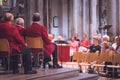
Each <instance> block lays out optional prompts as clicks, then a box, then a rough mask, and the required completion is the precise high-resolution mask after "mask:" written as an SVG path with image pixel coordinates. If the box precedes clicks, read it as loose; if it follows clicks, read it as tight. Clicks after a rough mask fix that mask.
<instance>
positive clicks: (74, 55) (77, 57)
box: [73, 52, 85, 62]
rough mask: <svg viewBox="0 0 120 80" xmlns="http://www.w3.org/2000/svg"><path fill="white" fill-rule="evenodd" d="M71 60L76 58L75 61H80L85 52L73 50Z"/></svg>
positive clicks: (82, 59)
mask: <svg viewBox="0 0 120 80" xmlns="http://www.w3.org/2000/svg"><path fill="white" fill-rule="evenodd" d="M73 60H76V61H77V62H82V61H84V60H85V53H82V52H74V53H73Z"/></svg>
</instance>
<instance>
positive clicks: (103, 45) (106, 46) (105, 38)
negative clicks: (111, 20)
mask: <svg viewBox="0 0 120 80" xmlns="http://www.w3.org/2000/svg"><path fill="white" fill-rule="evenodd" d="M109 40H110V37H109V36H108V35H103V38H102V43H101V53H108V52H109V51H110V50H111V49H110V44H109Z"/></svg>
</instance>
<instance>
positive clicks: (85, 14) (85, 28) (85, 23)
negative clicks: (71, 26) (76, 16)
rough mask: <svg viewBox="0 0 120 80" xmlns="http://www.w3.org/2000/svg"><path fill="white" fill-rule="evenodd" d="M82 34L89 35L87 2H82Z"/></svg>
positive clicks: (84, 0) (85, 0) (87, 0)
mask: <svg viewBox="0 0 120 80" xmlns="http://www.w3.org/2000/svg"><path fill="white" fill-rule="evenodd" d="M83 33H86V34H87V35H88V34H89V0H83ZM88 37H89V35H88Z"/></svg>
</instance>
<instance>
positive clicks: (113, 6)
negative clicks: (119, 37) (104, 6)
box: [107, 0, 119, 36]
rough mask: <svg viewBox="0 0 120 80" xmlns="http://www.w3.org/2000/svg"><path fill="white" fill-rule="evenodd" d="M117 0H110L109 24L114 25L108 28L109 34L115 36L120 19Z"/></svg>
mask: <svg viewBox="0 0 120 80" xmlns="http://www.w3.org/2000/svg"><path fill="white" fill-rule="evenodd" d="M117 2H118V0H108V12H107V13H108V16H107V18H108V24H109V25H112V27H111V28H110V29H109V30H108V35H110V36H114V35H116V31H117V26H118V24H117V23H119V21H118V18H119V17H118V10H117V6H118V5H117Z"/></svg>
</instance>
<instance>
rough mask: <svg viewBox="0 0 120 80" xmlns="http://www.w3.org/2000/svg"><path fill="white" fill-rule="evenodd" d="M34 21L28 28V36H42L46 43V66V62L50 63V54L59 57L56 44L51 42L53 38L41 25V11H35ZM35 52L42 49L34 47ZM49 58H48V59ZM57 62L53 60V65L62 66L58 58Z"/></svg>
mask: <svg viewBox="0 0 120 80" xmlns="http://www.w3.org/2000/svg"><path fill="white" fill-rule="evenodd" d="M32 20H33V23H32V24H31V25H30V26H29V27H27V28H26V32H25V33H26V36H30V37H42V40H43V44H44V65H43V67H44V68H45V64H46V63H48V61H49V59H50V55H53V56H54V57H53V58H57V53H56V50H57V49H56V46H55V45H54V44H53V43H52V42H51V40H50V39H49V38H48V33H47V29H46V28H45V27H44V26H42V25H40V14H39V13H34V14H33V17H32ZM32 51H34V52H35V53H38V52H40V49H38V50H36V49H33V50H32ZM47 59H48V60H47ZM55 61H56V62H53V67H55V68H61V66H59V65H58V62H57V60H55Z"/></svg>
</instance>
